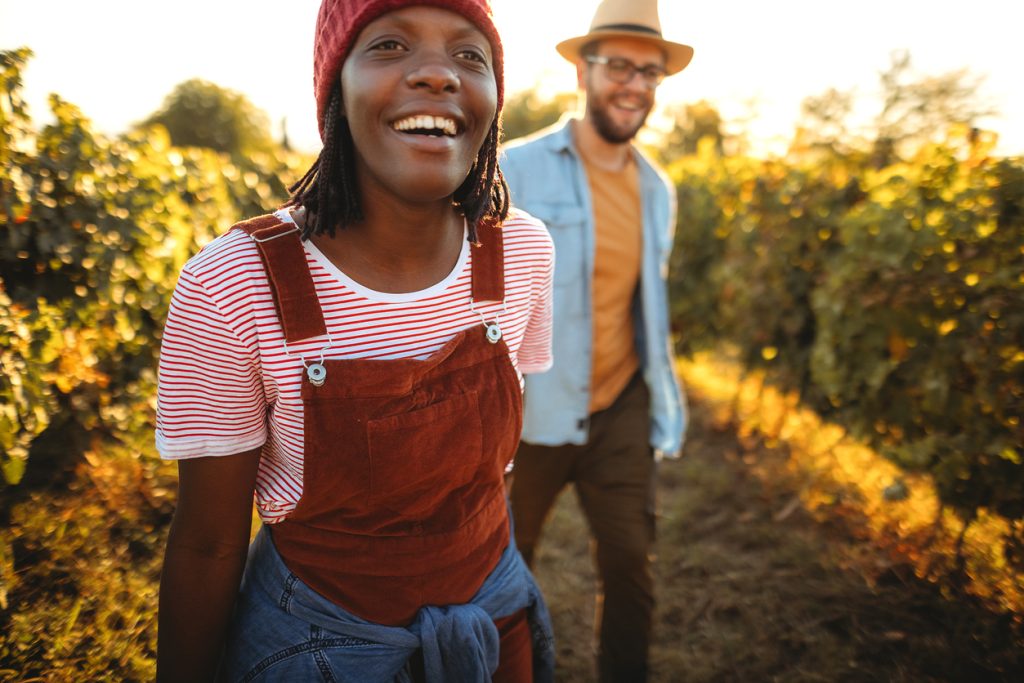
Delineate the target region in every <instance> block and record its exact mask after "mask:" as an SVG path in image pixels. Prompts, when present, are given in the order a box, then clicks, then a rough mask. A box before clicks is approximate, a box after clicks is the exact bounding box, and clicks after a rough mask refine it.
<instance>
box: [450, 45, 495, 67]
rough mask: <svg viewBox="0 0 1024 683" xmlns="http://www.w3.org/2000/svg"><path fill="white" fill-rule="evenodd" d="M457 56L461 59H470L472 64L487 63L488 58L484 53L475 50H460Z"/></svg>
mask: <svg viewBox="0 0 1024 683" xmlns="http://www.w3.org/2000/svg"><path fill="white" fill-rule="evenodd" d="M455 56H456V57H458V58H459V59H468V60H469V61H471V62H480V63H481V64H486V63H487V57H485V56H484V54H483V52H481V51H480V50H477V49H475V48H466V49H465V50H459V51H458V52H457V53H456V55H455Z"/></svg>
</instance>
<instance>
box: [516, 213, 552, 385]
mask: <svg viewBox="0 0 1024 683" xmlns="http://www.w3.org/2000/svg"><path fill="white" fill-rule="evenodd" d="M543 234H544V236H545V237H546V246H547V248H546V249H545V251H544V252H543V257H542V258H539V259H538V261H539V263H538V264H537V266H536V269H535V271H534V279H533V291H532V296H531V304H530V317H529V319H528V321H527V324H526V331H525V333H524V334H523V343H522V344H521V345H520V347H519V356H518V361H519V369H520V371H521V372H523V373H524V374H535V373H539V372H546V371H548V370H550V369H551V365H552V362H553V357H552V352H551V323H552V318H551V315H552V291H551V288H552V286H553V282H554V273H555V248H554V245H553V244H552V242H551V237H550V236H549V235H548V234H547V231H546V230H545V231H544V232H543Z"/></svg>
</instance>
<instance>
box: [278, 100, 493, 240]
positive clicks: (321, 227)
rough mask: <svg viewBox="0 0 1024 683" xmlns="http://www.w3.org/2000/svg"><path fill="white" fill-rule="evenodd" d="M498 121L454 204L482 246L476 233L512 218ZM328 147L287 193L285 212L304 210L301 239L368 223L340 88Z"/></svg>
mask: <svg viewBox="0 0 1024 683" xmlns="http://www.w3.org/2000/svg"><path fill="white" fill-rule="evenodd" d="M499 136H500V124H499V121H498V116H497V115H496V116H495V117H494V121H492V122H491V128H490V130H489V131H488V132H487V137H486V138H485V139H484V143H483V145H481V147H480V151H479V152H478V153H477V156H476V161H475V162H474V164H473V168H472V169H470V172H469V175H468V176H467V177H466V179H465V180H464V181H463V182H462V185H460V186H459V188H458V189H457V190H455V194H454V197H453V199H454V204H455V206H456V207H457V208H458V209H459V211H460V212H461V213H462V215H463V216H464V217H465V218H466V223H467V224H468V226H469V234H468V239H469V241H470V242H473V243H476V242H477V228H478V227H481V226H483V225H485V224H490V225H498V224H500V223H502V222H503V221H504V220H505V218H506V217H507V216H508V211H509V190H508V184H507V183H506V182H505V176H504V175H502V173H501V169H500V168H499V167H498V139H499ZM323 138H324V146H323V149H322V150H321V151H320V156H318V157H317V159H316V161H315V162H313V165H312V166H310V167H309V170H308V171H306V173H305V175H303V176H302V178H300V179H299V181H298V182H296V183H295V184H294V185H292V186H291V187H289V188H288V191H289V192H290V193H291V197H290V198H289V199H288V201H287V202H285V206H294V207H305V209H306V221H305V225H304V226H303V227H302V239H303V240H308V239H309V238H310V237H312V236H313V235H324V234H326V235H329V236H331V237H333V236H334V234H335V233H334V231H335V229H336V228H344V227H345V226H347V225H351V224H353V223H358V222H359V221H361V220H363V218H364V217H365V215H364V214H363V208H362V206H361V203H360V196H359V186H358V184H357V183H356V168H355V147H354V145H353V143H352V133H351V131H350V130H349V127H348V120H347V119H346V118H345V117H344V116H342V115H341V89H340V87H339V86H338V85H335V86H334V88H333V89H332V91H331V96H330V100H329V101H328V105H327V109H326V111H325V113H324V136H323Z"/></svg>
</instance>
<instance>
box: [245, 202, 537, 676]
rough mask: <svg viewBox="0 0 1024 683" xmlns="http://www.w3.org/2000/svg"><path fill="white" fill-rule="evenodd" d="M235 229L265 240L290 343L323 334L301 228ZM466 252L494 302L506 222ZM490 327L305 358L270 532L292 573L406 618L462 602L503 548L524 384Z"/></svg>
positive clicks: (364, 608)
mask: <svg viewBox="0 0 1024 683" xmlns="http://www.w3.org/2000/svg"><path fill="white" fill-rule="evenodd" d="M237 227H239V228H241V229H242V230H244V231H245V232H247V233H248V234H249V235H250V236H251V237H252V238H253V239H254V241H255V242H256V243H257V245H258V247H259V251H260V254H261V256H262V258H263V263H264V266H265V268H266V271H267V275H268V279H269V281H270V285H271V290H272V291H273V293H274V300H275V304H276V307H277V312H278V316H279V318H280V321H281V325H282V328H283V331H284V336H285V341H286V342H287V343H293V342H296V341H300V340H302V339H308V338H311V337H316V336H321V335H326V334H327V329H326V325H325V322H324V318H323V314H322V312H321V309H320V305H319V302H318V300H317V296H316V292H315V289H314V285H313V280H312V278H311V276H310V273H309V268H308V265H307V263H306V258H305V250H304V249H303V247H302V244H301V241H300V238H299V232H298V230H297V229H296V226H295V225H294V224H292V223H289V222H285V221H282V220H281V219H279V218H277V217H276V216H273V215H269V216H262V217H259V218H256V219H252V220H250V221H247V222H244V223H241V224H239V225H238V226H237ZM471 249H472V298H473V301H474V303H475V304H479V303H481V302H483V301H502V300H503V299H504V294H505V292H504V253H503V243H502V233H501V229H500V227H484V228H481V230H480V242H479V243H478V244H475V245H473V246H472V247H471ZM490 327H491V326H485V325H484V324H481V325H477V326H474V327H471V328H468V329H465V330H462V331H460V332H459V333H457V334H456V335H455V336H454V337H453V338H452V339H451V340H450V341H448V342H447V343H446V344H445V345H444V346H442V347H441V348H440V349H438V350H437V351H436V352H435V353H433V354H432V355H431V356H430V357H429V358H426V359H424V360H415V359H397V360H365V359H327V360H323V361H322V362H320V363H318V364H317V365H320V366H321V368H312V366H311V365H307V370H310V369H312V371H311V372H307V374H306V375H304V377H303V381H302V401H303V410H304V414H305V426H304V434H305V448H304V461H303V468H304V471H303V492H302V497H301V499H300V500H299V503H298V505H297V506H296V508H295V510H294V511H293V512H292V513H291V514H290V515H289V516H288V518H287V519H285V520H284V521H283V522H280V523H278V524H274V525H273V526H272V527H271V533H272V536H273V540H274V544H275V546H276V547H277V550H278V552H279V553H280V554H281V557H282V558H283V560H284V562H285V564H286V565H287V566H288V568H289V569H290V570H291V571H292V572H293V573H294V574H295V575H296V576H297V577H298V578H299V579H301V580H302V581H303V582H305V583H306V584H307V585H309V586H310V587H311V588H313V589H314V590H316V591H317V592H318V593H320V594H321V595H323V596H325V597H327V598H328V599H330V600H331V601H333V602H335V603H336V604H338V605H340V606H341V607H343V608H345V609H346V610H348V611H350V612H352V613H353V614H356V615H358V616H360V617H362V618H364V619H367V620H369V621H373V622H376V623H379V624H384V625H393V626H402V625H406V624H408V623H409V622H410V621H411V620H412V619H413V618H414V617H415V615H416V612H417V611H418V610H419V609H420V608H421V607H423V606H425V605H453V604H462V603H465V602H467V601H469V600H470V598H471V597H472V596H473V595H474V594H475V593H476V591H477V590H478V589H479V588H480V586H481V584H482V583H483V581H484V579H485V578H486V577H487V576H488V574H489V573H490V572H491V570H492V569H493V568H494V566H495V565H496V563H497V562H498V559H499V558H500V556H501V554H502V551H503V550H504V549H505V547H506V546H507V545H508V542H509V521H508V511H507V503H506V496H505V487H504V472H505V468H506V466H507V465H508V463H509V461H510V460H511V459H512V457H513V455H514V454H515V451H516V448H517V446H518V442H519V435H520V431H521V429H522V392H521V389H520V383H519V378H518V375H517V373H516V371H515V369H514V368H513V366H512V361H511V359H510V358H509V351H508V347H507V346H506V344H505V341H504V339H501V338H496V339H495V338H494V337H500V335H495V334H494V332H495V331H496V325H495V326H494V327H495V329H493V330H492V329H489V328H490ZM488 332H490V333H491V334H490V335H489V334H488ZM410 334H415V332H414V331H410ZM304 364H306V361H304ZM320 370H323V371H326V375H325V376H324V377H323V378H322V380H321V381H314V380H320V378H319V377H318V376H317V373H318V372H319V371H320ZM311 377H312V379H311ZM518 616H519V617H521V615H518ZM501 621H503V620H498V623H499V626H502V624H501ZM517 622H521V623H517V624H516V630H517V631H518V632H519V636H520V638H519V639H520V641H523V640H525V642H526V643H527V644H528V638H529V636H528V632H527V629H526V626H525V619H523V618H519V619H517ZM504 632H505V629H503V634H504ZM504 644H505V638H504V637H503V638H502V645H503V646H504ZM528 657H529V655H528V654H527V660H526V661H527V662H528V661H529V660H528ZM503 660H504V657H503ZM503 668H504V667H503Z"/></svg>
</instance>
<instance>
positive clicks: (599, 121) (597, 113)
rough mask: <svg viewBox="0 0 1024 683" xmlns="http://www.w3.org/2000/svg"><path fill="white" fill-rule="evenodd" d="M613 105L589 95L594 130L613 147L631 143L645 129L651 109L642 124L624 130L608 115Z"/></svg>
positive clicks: (588, 102)
mask: <svg viewBox="0 0 1024 683" xmlns="http://www.w3.org/2000/svg"><path fill="white" fill-rule="evenodd" d="M610 106H611V104H610V103H609V102H608V101H605V102H600V101H598V98H597V97H596V96H594V95H591V94H589V91H588V95H587V110H588V111H589V112H590V117H591V120H592V121H593V122H594V129H595V130H596V131H597V134H598V135H600V136H601V137H602V138H603V139H604V140H605V142H610V143H612V144H613V145H620V144H622V143H625V142H629V141H630V140H632V139H633V138H634V137H636V134H637V133H638V132H639V131H640V129H641V128H643V125H644V123H645V122H646V121H647V116H648V114H650V113H651V108H650V106H648V108H647V111H646V112H644V115H643V118H641V119H640V122H639V123H638V124H637V125H636V126H633V127H631V128H623V127H621V126H619V125H618V124H616V123H615V121H614V120H613V119H612V117H611V116H609V115H608V108H609V107H610Z"/></svg>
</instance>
